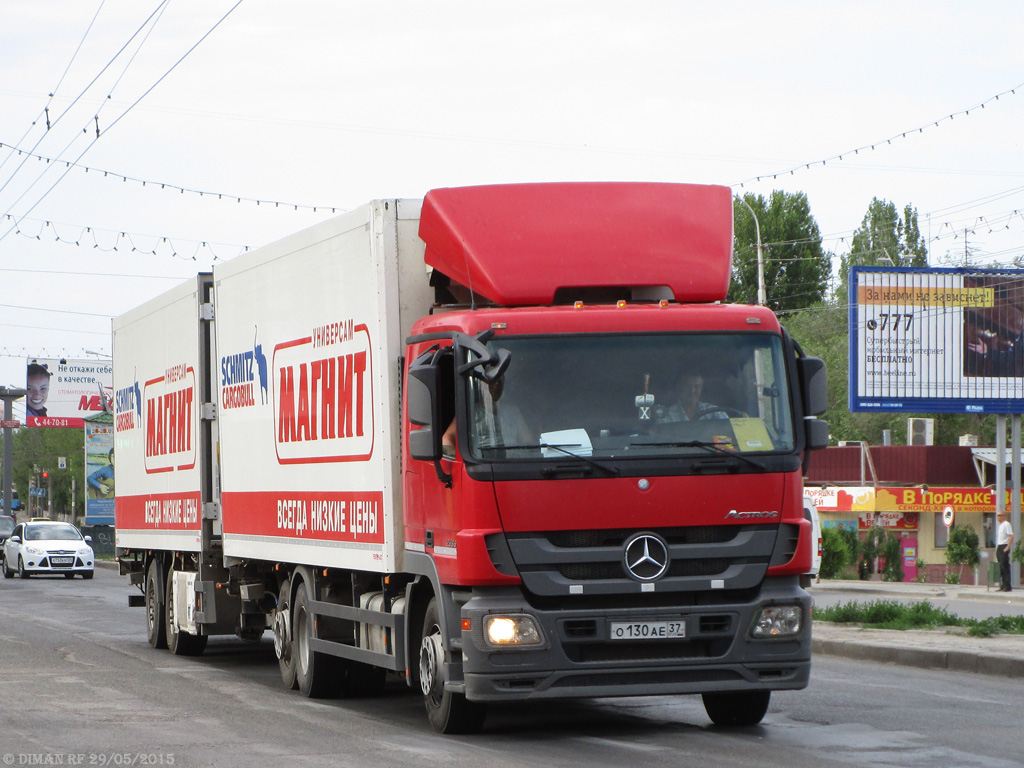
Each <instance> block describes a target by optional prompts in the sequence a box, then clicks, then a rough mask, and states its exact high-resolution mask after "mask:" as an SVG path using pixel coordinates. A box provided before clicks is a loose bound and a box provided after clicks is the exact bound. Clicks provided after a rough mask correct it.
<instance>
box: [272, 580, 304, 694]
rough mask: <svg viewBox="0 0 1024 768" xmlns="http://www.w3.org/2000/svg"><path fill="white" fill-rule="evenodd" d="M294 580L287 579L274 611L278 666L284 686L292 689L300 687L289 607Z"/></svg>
mask: <svg viewBox="0 0 1024 768" xmlns="http://www.w3.org/2000/svg"><path fill="white" fill-rule="evenodd" d="M291 588H292V581H291V579H285V580H284V581H283V582H282V583H281V588H280V589H279V590H278V594H277V609H276V610H275V611H274V624H273V627H274V653H275V654H276V656H277V666H278V669H280V670H281V682H282V683H284V687H285V688H288V689H289V690H290V689H293V688H298V687H299V684H298V682H297V681H296V679H295V654H294V651H293V648H294V646H293V644H292V612H291V609H290V608H289V593H290V592H291Z"/></svg>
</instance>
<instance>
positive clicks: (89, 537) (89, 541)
mask: <svg viewBox="0 0 1024 768" xmlns="http://www.w3.org/2000/svg"><path fill="white" fill-rule="evenodd" d="M85 543H86V544H92V536H86V537H85Z"/></svg>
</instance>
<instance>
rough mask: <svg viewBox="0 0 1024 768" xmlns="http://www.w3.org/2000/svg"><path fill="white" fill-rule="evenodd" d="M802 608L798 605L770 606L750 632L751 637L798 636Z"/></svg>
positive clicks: (765, 609)
mask: <svg viewBox="0 0 1024 768" xmlns="http://www.w3.org/2000/svg"><path fill="white" fill-rule="evenodd" d="M803 615H804V612H803V608H801V607H800V606H799V605H770V606H767V607H766V608H762V609H761V614H760V615H759V616H758V617H757V621H756V622H755V623H754V629H753V630H752V631H751V633H750V634H751V635H752V636H753V637H791V636H792V635H798V634H800V628H801V626H802V625H803Z"/></svg>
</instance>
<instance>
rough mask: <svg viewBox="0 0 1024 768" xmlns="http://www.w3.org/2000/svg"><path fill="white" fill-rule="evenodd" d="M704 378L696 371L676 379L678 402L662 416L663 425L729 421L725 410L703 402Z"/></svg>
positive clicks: (685, 372) (690, 370)
mask: <svg viewBox="0 0 1024 768" xmlns="http://www.w3.org/2000/svg"><path fill="white" fill-rule="evenodd" d="M703 391H704V377H703V376H701V375H700V373H698V372H697V371H696V370H694V369H685V370H683V371H682V372H681V373H680V374H679V376H678V377H677V379H676V400H675V402H673V403H672V404H671V405H669V406H667V407H666V408H665V410H664V412H663V413H662V414H661V417H660V419H659V421H661V422H662V423H670V422H679V421H701V420H710V419H728V418H729V415H728V414H727V413H726V412H725V410H724V409H722V408H720V407H719V406H717V405H714V404H713V403H708V402H705V401H704V400H701V394H702V393H703Z"/></svg>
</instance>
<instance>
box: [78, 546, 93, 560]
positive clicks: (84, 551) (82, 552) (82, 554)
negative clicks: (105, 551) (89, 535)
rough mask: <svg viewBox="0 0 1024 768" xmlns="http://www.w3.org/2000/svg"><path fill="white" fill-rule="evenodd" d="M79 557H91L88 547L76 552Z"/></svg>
mask: <svg viewBox="0 0 1024 768" xmlns="http://www.w3.org/2000/svg"><path fill="white" fill-rule="evenodd" d="M78 556H79V557H90V558H91V557H92V550H91V549H90V548H89V547H82V548H81V549H80V550H78Z"/></svg>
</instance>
